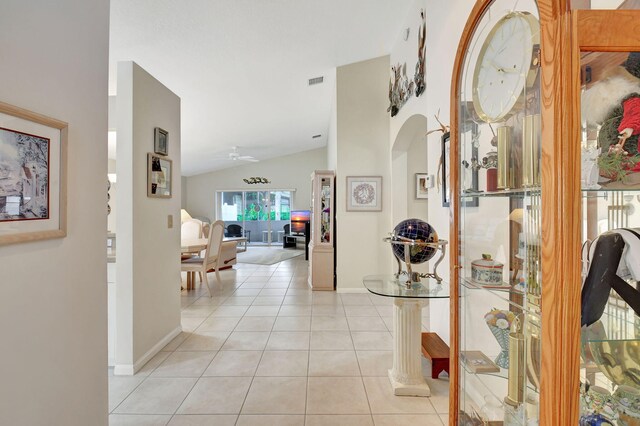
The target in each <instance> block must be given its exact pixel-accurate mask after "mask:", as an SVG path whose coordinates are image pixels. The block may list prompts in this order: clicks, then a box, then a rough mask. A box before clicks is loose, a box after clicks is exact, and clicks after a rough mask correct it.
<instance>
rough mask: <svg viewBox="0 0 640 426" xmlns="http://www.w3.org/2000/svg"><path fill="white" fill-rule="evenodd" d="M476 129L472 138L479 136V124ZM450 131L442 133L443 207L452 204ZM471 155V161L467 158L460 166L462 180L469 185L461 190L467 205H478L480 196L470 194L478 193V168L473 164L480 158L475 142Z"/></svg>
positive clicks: (441, 177) (441, 176)
mask: <svg viewBox="0 0 640 426" xmlns="http://www.w3.org/2000/svg"><path fill="white" fill-rule="evenodd" d="M474 128H475V129H476V130H474V131H472V138H474V139H475V138H477V135H478V133H477V125H476V127H474ZM450 140H451V138H450V133H449V132H447V133H445V134H444V135H442V153H441V155H440V163H441V165H442V167H441V172H442V173H441V175H440V179H441V182H442V207H449V206H450V204H451V186H450V185H451V180H450V176H449V175H450V171H451V159H450V156H449V152H450V148H451V143H450ZM471 157H472V158H470V159H469V161H467V160H466V159H465V160H463V161H462V163H461V167H460V173H461V175H462V177H461V180H462V181H463V182H466V183H467V184H468V186H467V187H466V189H464V190H463V191H461V194H460V195H462V196H463V202H464V206H465V207H478V205H479V201H478V200H479V198H478V197H477V196H476V197H474V196H471V195H470V194H476V193H478V169H477V168H473V166H472V164H474V163H476V162H477V161H476V160H477V158H478V148H477V146H476V145H475V144H472V149H471Z"/></svg>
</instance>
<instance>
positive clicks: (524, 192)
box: [460, 188, 540, 199]
mask: <svg viewBox="0 0 640 426" xmlns="http://www.w3.org/2000/svg"><path fill="white" fill-rule="evenodd" d="M532 195H540V188H519V189H502V190H498V191H491V192H484V191H481V192H465V193H461V194H460V198H461V199H470V198H476V197H481V198H491V197H514V198H524V197H530V196H532Z"/></svg>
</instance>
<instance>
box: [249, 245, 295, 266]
mask: <svg viewBox="0 0 640 426" xmlns="http://www.w3.org/2000/svg"><path fill="white" fill-rule="evenodd" d="M303 254H304V250H293V249H282V248H277V247H252V246H249V247H247V251H245V252H243V253H238V254H237V256H236V259H237V261H238V263H253V264H257V265H273V264H274V263H278V262H282V261H283V260H287V259H292V258H294V257H298V256H300V255H303Z"/></svg>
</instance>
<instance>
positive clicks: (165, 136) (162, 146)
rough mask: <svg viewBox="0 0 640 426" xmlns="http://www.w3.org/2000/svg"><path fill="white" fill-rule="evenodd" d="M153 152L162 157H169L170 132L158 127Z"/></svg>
mask: <svg viewBox="0 0 640 426" xmlns="http://www.w3.org/2000/svg"><path fill="white" fill-rule="evenodd" d="M153 152H155V153H156V154H160V155H169V132H167V131H166V130H164V129H161V128H160V127H156V129H155V132H154V138H153Z"/></svg>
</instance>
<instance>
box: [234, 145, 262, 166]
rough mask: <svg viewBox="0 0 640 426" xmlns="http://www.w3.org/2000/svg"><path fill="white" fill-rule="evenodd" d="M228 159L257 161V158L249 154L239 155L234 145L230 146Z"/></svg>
mask: <svg viewBox="0 0 640 426" xmlns="http://www.w3.org/2000/svg"><path fill="white" fill-rule="evenodd" d="M228 158H229V160H233V161H238V160H242V161H249V162H252V163H257V162H258V161H260V160H258V159H257V158H254V157H252V156H250V155H240V153H239V152H238V147H237V146H234V147H232V148H231V152H230V153H229V157H228Z"/></svg>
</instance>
